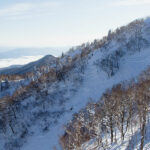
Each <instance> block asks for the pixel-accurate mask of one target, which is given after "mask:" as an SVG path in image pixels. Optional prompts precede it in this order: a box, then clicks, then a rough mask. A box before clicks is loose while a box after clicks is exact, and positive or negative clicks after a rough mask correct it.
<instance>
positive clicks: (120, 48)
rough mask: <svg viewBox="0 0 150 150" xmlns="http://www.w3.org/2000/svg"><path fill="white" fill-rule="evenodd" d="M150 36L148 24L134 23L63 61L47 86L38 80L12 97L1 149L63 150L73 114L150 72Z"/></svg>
mask: <svg viewBox="0 0 150 150" xmlns="http://www.w3.org/2000/svg"><path fill="white" fill-rule="evenodd" d="M149 32H150V21H149V19H147V20H140V21H135V22H133V23H131V24H129V25H128V26H126V27H122V28H120V29H117V30H116V31H115V32H110V33H109V35H108V37H105V38H103V39H102V40H96V41H94V42H93V43H91V44H87V45H82V46H80V47H77V48H76V50H72V51H71V52H68V53H66V54H65V55H64V56H62V57H61V58H59V62H57V65H56V70H52V71H51V74H44V75H43V76H42V77H43V82H40V81H41V80H37V81H35V82H34V83H32V84H33V85H30V86H29V87H28V88H25V89H23V90H22V91H23V94H22V92H20V93H19V92H18V93H19V94H18V95H17V96H16V95H15V96H13V97H12V99H11V101H13V102H14V103H13V104H12V103H9V101H10V98H7V100H6V102H7V103H8V104H5V109H4V110H3V111H2V112H1V116H0V122H1V126H0V149H2V150H17V149H21V150H34V149H36V150H53V149H61V148H60V144H59V138H60V136H61V135H62V134H63V133H64V129H63V127H64V125H65V124H66V123H67V122H69V121H70V120H71V119H72V116H73V114H74V113H77V112H78V111H79V110H80V109H82V108H84V107H85V106H86V104H87V103H88V102H90V101H98V100H99V99H100V97H101V95H102V94H103V92H105V90H106V89H107V88H111V87H112V86H113V85H115V84H117V83H119V82H121V81H126V80H127V81H129V80H130V79H132V78H134V77H137V76H138V75H139V74H140V73H141V72H142V71H144V70H145V69H146V68H147V67H149V65H150V44H149V43H150V34H149ZM51 78H52V79H53V80H50V79H51ZM2 102H3V103H4V102H5V99H3V100H2ZM7 105H8V107H6V106H7ZM5 118H7V119H5ZM4 120H6V121H4Z"/></svg>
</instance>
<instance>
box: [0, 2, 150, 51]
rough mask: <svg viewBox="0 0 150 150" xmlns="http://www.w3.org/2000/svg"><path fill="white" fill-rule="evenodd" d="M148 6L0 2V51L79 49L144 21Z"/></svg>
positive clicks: (149, 11) (134, 3) (146, 3)
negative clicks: (134, 23)
mask: <svg viewBox="0 0 150 150" xmlns="http://www.w3.org/2000/svg"><path fill="white" fill-rule="evenodd" d="M149 6H150V1H149V0H101V1H99V0H93V1H91V0H76V1H73V0H43V1H41V0H22V1H20V0H13V1H11V0H7V1H0V32H1V34H0V47H37V48H38V47H62V46H75V45H79V44H81V43H85V42H88V41H92V40H94V39H100V38H101V37H103V36H104V35H106V34H107V33H108V30H109V29H112V30H114V29H116V28H117V27H119V26H122V25H126V24H127V23H129V22H131V21H133V20H135V19H138V18H143V17H147V16H148V15H149V14H150V9H149ZM0 51H1V50H0Z"/></svg>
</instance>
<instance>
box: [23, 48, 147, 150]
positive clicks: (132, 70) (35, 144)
mask: <svg viewBox="0 0 150 150" xmlns="http://www.w3.org/2000/svg"><path fill="white" fill-rule="evenodd" d="M101 56H102V53H101V52H100V51H96V52H95V54H94V55H93V57H91V59H89V60H88V67H87V69H86V72H85V73H84V75H85V76H84V75H83V76H84V82H83V84H82V85H81V86H80V87H78V92H76V93H75V95H69V96H68V98H69V101H68V102H67V103H66V104H65V106H64V107H65V108H64V109H65V110H67V109H68V108H71V107H73V110H72V111H70V112H69V113H68V112H66V113H64V114H63V115H61V117H60V118H59V119H58V123H57V124H55V125H54V126H51V128H50V130H49V132H47V133H46V134H41V133H40V132H38V131H37V130H38V128H37V127H35V133H36V134H35V135H34V136H32V137H30V138H29V139H28V141H27V143H26V144H24V146H23V148H22V150H33V149H36V150H41V149H43V150H52V149H53V148H54V147H57V148H58V149H59V148H60V147H59V143H58V141H59V136H60V135H61V134H62V133H63V126H64V125H65V124H66V123H67V122H68V121H69V120H71V118H72V115H73V114H74V113H76V112H78V111H79V110H80V109H81V108H84V107H85V106H86V104H87V103H88V101H91V100H92V101H98V100H99V98H100V97H101V95H102V93H103V92H104V91H105V90H106V89H107V88H111V87H112V86H113V85H114V84H117V83H119V82H121V81H125V80H130V79H132V78H134V77H137V76H138V75H139V74H140V73H141V72H142V71H144V70H145V69H146V68H147V67H148V66H149V65H150V50H149V49H145V50H144V51H142V53H136V54H135V55H132V56H127V57H125V58H124V59H123V60H122V61H121V67H120V68H121V70H119V71H118V73H117V74H116V75H115V76H113V77H112V78H108V77H107V75H106V73H105V72H103V71H100V70H98V68H97V67H96V66H95V65H94V62H95V60H97V59H100V58H101ZM68 84H71V83H68ZM67 86H69V85H67ZM60 107H61V106H60ZM59 109H60V108H59V107H58V110H59Z"/></svg>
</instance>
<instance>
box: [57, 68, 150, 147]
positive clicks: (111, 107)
mask: <svg viewBox="0 0 150 150" xmlns="http://www.w3.org/2000/svg"><path fill="white" fill-rule="evenodd" d="M149 87H150V69H149V70H147V71H145V72H144V73H142V74H141V76H140V77H139V79H138V82H137V81H136V82H135V81H134V80H132V81H131V82H130V83H128V84H125V83H121V84H118V85H116V86H114V87H113V88H112V89H109V90H107V91H106V92H105V93H104V94H103V96H102V97H101V98H100V100H99V102H97V103H89V104H88V105H87V106H86V108H85V109H82V110H81V111H80V112H79V113H78V114H75V115H74V117H73V120H72V121H70V122H69V123H68V124H67V125H66V126H65V133H64V135H63V136H62V137H61V138H60V143H61V145H62V147H63V149H66V150H71V149H79V148H80V147H81V145H82V144H83V143H85V142H87V141H89V140H90V139H96V141H97V147H101V148H103V149H107V146H108V144H112V143H114V142H116V143H117V137H116V134H117V133H120V136H121V137H120V138H121V140H122V141H124V138H125V136H126V133H127V132H128V131H130V132H131V133H132V135H133V134H134V132H135V131H134V129H135V128H136V127H139V128H140V150H143V147H144V139H145V137H146V125H147V122H148V121H149V115H148V114H149V111H150V106H149V105H150V90H149ZM109 141H110V143H109ZM134 144H135V145H136V144H137V143H132V145H129V146H133V145H134Z"/></svg>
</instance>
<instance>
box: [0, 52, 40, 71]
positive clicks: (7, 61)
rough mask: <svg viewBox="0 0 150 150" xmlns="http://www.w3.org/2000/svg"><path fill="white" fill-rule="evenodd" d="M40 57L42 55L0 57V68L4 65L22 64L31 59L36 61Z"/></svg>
mask: <svg viewBox="0 0 150 150" xmlns="http://www.w3.org/2000/svg"><path fill="white" fill-rule="evenodd" d="M42 57H43V55H38V56H23V57H20V58H9V59H0V68H5V67H9V66H13V65H24V64H27V63H30V62H32V61H36V60H38V59H40V58H42Z"/></svg>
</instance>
